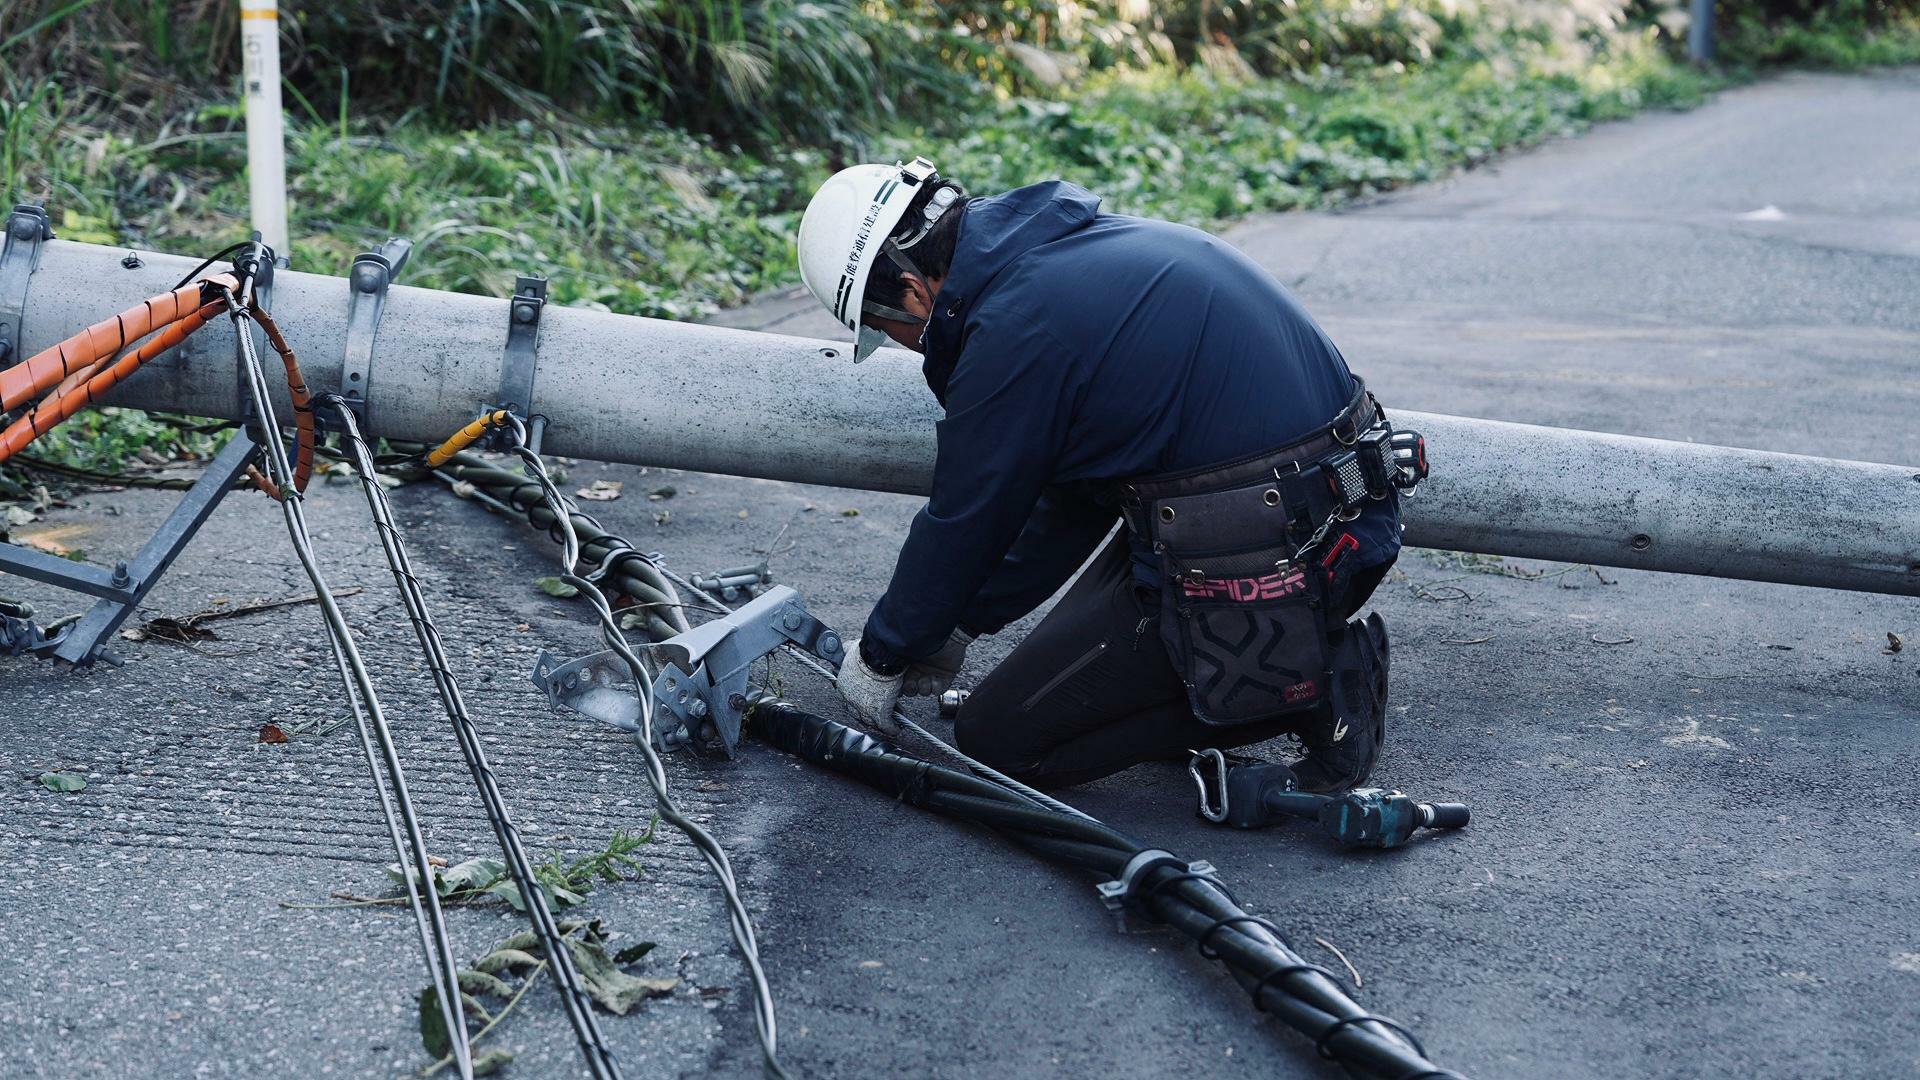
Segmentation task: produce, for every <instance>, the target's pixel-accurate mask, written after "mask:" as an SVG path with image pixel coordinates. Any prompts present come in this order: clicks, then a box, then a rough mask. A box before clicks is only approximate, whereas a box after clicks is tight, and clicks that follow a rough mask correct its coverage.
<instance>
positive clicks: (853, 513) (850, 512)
mask: <svg viewBox="0 0 1920 1080" xmlns="http://www.w3.org/2000/svg"><path fill="white" fill-rule="evenodd" d="M840 516H841V517H859V516H860V511H858V510H856V509H854V508H853V507H851V506H849V507H847V508H846V509H845V510H842V511H840Z"/></svg>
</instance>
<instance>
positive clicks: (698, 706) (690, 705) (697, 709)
mask: <svg viewBox="0 0 1920 1080" xmlns="http://www.w3.org/2000/svg"><path fill="white" fill-rule="evenodd" d="M687 714H688V715H690V716H692V717H693V718H694V719H695V720H700V719H704V718H705V717H706V715H707V703H706V702H704V701H702V700H700V699H699V698H694V699H693V700H692V701H689V702H687Z"/></svg>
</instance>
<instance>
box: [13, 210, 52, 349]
mask: <svg viewBox="0 0 1920 1080" xmlns="http://www.w3.org/2000/svg"><path fill="white" fill-rule="evenodd" d="M51 239H53V219H52V218H49V217H48V216H47V212H46V210H44V209H42V208H41V207H38V206H35V205H33V204H32V203H19V204H17V205H15V206H14V208H13V213H11V214H8V215H7V224H6V246H5V248H4V249H0V365H4V364H11V363H13V361H14V359H15V356H14V353H15V352H17V351H18V350H19V348H20V342H21V341H23V340H25V338H26V333H25V331H24V330H23V329H22V327H21V324H22V322H23V321H24V320H25V318H26V312H27V286H28V285H29V284H31V279H32V277H33V272H34V271H35V270H38V269H40V251H41V248H42V246H43V245H44V244H45V243H46V242H47V241H48V240H51Z"/></svg>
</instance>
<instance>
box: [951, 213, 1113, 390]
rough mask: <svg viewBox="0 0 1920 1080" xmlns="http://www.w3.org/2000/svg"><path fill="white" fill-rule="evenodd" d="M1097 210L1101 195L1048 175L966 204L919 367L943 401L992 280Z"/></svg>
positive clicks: (1089, 219)
mask: <svg viewBox="0 0 1920 1080" xmlns="http://www.w3.org/2000/svg"><path fill="white" fill-rule="evenodd" d="M1099 213H1100V198H1099V196H1097V195H1094V194H1093V193H1092V192H1090V191H1088V190H1087V189H1085V188H1083V187H1081V186H1079V185H1078V184H1072V183H1068V182H1067V181H1065V180H1048V181H1045V182H1043V183H1038V184H1029V185H1028V186H1026V187H1023V188H1015V189H1014V190H1012V191H1009V192H1007V193H1006V194H1004V195H995V196H992V197H991V198H984V199H974V200H973V201H971V202H969V203H967V210H966V216H965V217H964V218H962V219H961V221H960V236H959V239H958V240H957V241H956V242H955V244H954V250H953V262H952V265H951V266H950V268H949V269H948V271H947V279H946V280H945V281H944V282H942V283H941V285H940V294H939V295H938V296H936V297H934V304H933V318H932V319H931V320H930V321H928V323H927V332H926V339H925V346H926V362H925V363H924V364H923V365H922V367H921V370H922V371H923V372H924V373H925V375H926V377H927V386H929V387H930V388H932V390H933V396H934V397H936V398H939V399H940V402H941V404H943V405H944V404H945V403H946V399H947V379H948V378H949V377H950V376H951V375H952V374H953V365H954V363H955V362H956V361H958V360H959V358H960V347H961V344H962V340H963V339H964V337H965V330H966V325H967V321H968V319H970V318H971V317H972V313H973V311H974V309H975V308H976V307H978V305H979V303H980V301H981V300H982V298H984V297H985V296H987V295H989V294H990V293H991V292H992V291H993V284H994V281H995V280H996V279H997V278H999V277H1000V275H1001V273H1002V272H1003V271H1004V270H1006V268H1007V267H1008V266H1009V265H1011V264H1012V263H1013V262H1014V261H1015V260H1017V259H1019V258H1020V256H1022V255H1025V254H1026V253H1027V252H1029V251H1031V250H1033V249H1034V248H1036V247H1039V246H1040V245H1042V244H1049V243H1052V242H1053V241H1055V240H1058V239H1060V238H1061V237H1063V236H1067V235H1069V234H1071V233H1073V232H1076V231H1078V230H1080V229H1083V228H1085V227H1086V226H1087V225H1088V224H1089V223H1091V222H1092V221H1093V219H1094V218H1095V217H1096V216H1098V214H1099Z"/></svg>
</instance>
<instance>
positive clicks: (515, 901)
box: [487, 881, 527, 940]
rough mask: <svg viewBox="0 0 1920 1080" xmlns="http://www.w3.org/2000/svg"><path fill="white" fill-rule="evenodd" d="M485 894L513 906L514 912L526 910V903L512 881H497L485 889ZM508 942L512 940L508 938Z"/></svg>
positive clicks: (518, 887)
mask: <svg viewBox="0 0 1920 1080" xmlns="http://www.w3.org/2000/svg"><path fill="white" fill-rule="evenodd" d="M487 894H488V895H490V896H497V897H499V898H500V899H502V900H505V901H506V902H507V903H509V904H512V905H513V910H515V911H525V910H527V901H526V900H525V899H524V898H523V897H522V896H521V895H520V886H519V885H517V884H515V883H514V882H512V881H497V882H495V883H494V884H493V885H491V886H489V887H488V889H487ZM508 940H512V939H511V938H509V939H508Z"/></svg>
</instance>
